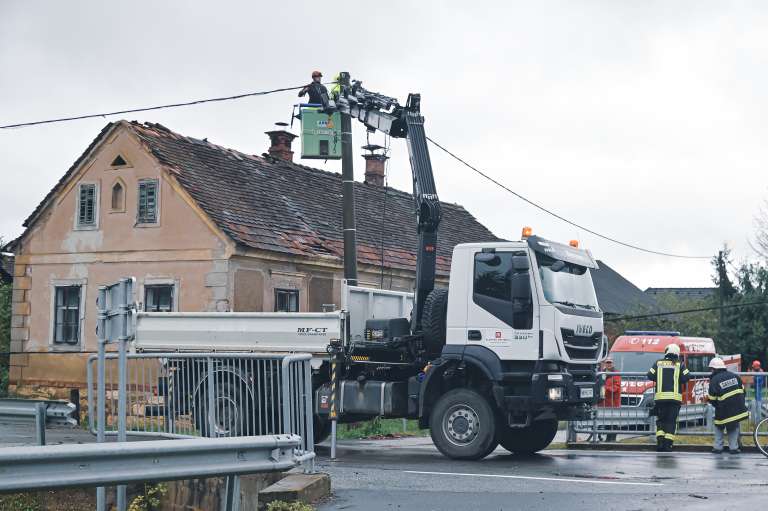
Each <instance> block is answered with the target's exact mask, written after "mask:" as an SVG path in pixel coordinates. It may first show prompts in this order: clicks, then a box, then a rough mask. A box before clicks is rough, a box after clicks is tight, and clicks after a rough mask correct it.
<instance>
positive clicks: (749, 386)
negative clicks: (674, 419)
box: [568, 372, 768, 443]
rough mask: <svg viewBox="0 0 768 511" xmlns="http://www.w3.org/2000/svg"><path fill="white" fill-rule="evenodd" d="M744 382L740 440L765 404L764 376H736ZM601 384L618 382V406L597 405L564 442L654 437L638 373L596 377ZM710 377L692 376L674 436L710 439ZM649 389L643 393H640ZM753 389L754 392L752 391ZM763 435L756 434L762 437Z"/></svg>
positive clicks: (649, 397)
mask: <svg viewBox="0 0 768 511" xmlns="http://www.w3.org/2000/svg"><path fill="white" fill-rule="evenodd" d="M736 374H738V375H739V376H740V377H741V379H742V381H743V382H744V386H745V392H746V405H747V409H748V410H749V411H750V417H749V419H748V420H745V421H744V422H742V432H741V434H742V436H753V435H754V434H755V426H756V425H757V423H758V422H759V421H760V417H761V413H760V408H761V406H764V405H763V403H765V402H766V401H768V374H766V373H754V372H739V373H736ZM598 375H599V377H601V378H602V381H603V383H605V380H606V378H608V377H619V378H620V379H621V383H622V386H621V389H622V390H621V398H620V403H621V406H611V404H615V401H616V400H615V398H614V400H613V402H612V400H611V399H610V398H609V399H606V400H605V401H601V402H600V403H599V404H598V406H597V408H596V409H595V410H594V412H593V414H592V417H591V418H590V419H588V420H581V421H572V422H569V423H568V441H569V442H575V441H577V439H578V435H579V434H581V435H582V436H583V435H589V438H588V441H591V442H593V443H595V442H600V441H604V440H608V441H613V440H615V439H616V438H617V436H618V435H624V436H627V435H629V436H651V435H655V433H656V418H655V417H653V416H651V415H650V413H649V412H650V411H651V408H652V406H653V392H654V391H653V385H652V383H651V382H649V381H648V380H647V378H646V376H645V373H639V372H610V373H598ZM710 376H711V373H708V372H707V373H704V372H692V373H691V377H692V379H691V381H689V382H688V383H687V384H686V385H685V387H684V389H683V393H684V395H686V396H687V397H686V400H687V401H688V402H686V403H685V404H683V405H682V406H681V408H680V414H679V416H678V425H679V427H678V431H677V433H676V434H677V435H678V436H686V435H689V436H694V435H710V434H713V428H714V408H713V407H712V406H711V405H709V404H707V399H706V396H707V393H708V389H709V377H710ZM646 386H649V387H648V389H646V391H645V392H641V391H642V390H644V389H645V387H646ZM756 386H757V388H755V387H756ZM691 401H693V402H691ZM765 434H766V433H765V432H762V431H761V432H758V435H759V436H761V437H762V436H764V435H765Z"/></svg>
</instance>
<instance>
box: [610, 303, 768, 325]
mask: <svg viewBox="0 0 768 511" xmlns="http://www.w3.org/2000/svg"><path fill="white" fill-rule="evenodd" d="M758 305H768V300H764V301H760V302H747V303H731V304H728V305H715V306H712V307H701V308H698V309H685V310H679V311H666V312H655V313H652V314H640V315H638V316H618V317H615V318H605V319H604V320H603V321H605V322H615V321H626V320H630V319H647V318H658V317H662V316H675V315H677V314H690V313H693V312H706V311H715V310H722V309H737V308H739V307H754V306H758Z"/></svg>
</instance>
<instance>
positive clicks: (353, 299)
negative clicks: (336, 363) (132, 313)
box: [341, 285, 413, 339]
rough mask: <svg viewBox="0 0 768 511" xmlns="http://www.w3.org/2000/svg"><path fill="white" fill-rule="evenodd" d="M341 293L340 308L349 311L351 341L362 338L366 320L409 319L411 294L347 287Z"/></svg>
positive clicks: (411, 307) (411, 304)
mask: <svg viewBox="0 0 768 511" xmlns="http://www.w3.org/2000/svg"><path fill="white" fill-rule="evenodd" d="M341 292H342V295H341V308H342V309H344V310H346V311H349V332H350V336H351V338H352V339H362V338H363V335H364V331H365V322H366V320H368V319H383V318H409V319H410V317H411V310H412V309H413V293H407V292H403V291H387V290H385V289H376V288H372V287H362V286H347V285H344V288H343V289H342V291H341Z"/></svg>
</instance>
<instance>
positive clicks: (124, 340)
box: [112, 278, 131, 511]
mask: <svg viewBox="0 0 768 511" xmlns="http://www.w3.org/2000/svg"><path fill="white" fill-rule="evenodd" d="M117 291H118V296H119V300H120V303H119V304H118V314H117V315H118V318H119V319H118V323H117V324H118V326H119V328H120V330H119V332H120V333H119V335H118V352H119V355H118V358H119V361H118V368H117V374H118V376H117V441H118V442H125V441H126V440H127V435H126V430H127V426H128V424H127V421H128V409H127V393H128V385H127V370H128V367H127V365H128V359H127V356H126V354H127V353H126V352H127V349H128V347H127V345H128V341H129V340H130V337H129V335H128V313H129V310H130V307H131V304H130V295H131V279H127V278H122V279H120V284H119V286H118V288H117ZM112 305H113V306H114V304H112ZM126 490H127V486H126V485H124V484H121V485H118V486H117V511H125V509H126V507H127V505H128V503H127V497H126Z"/></svg>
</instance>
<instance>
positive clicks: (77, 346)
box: [48, 279, 88, 351]
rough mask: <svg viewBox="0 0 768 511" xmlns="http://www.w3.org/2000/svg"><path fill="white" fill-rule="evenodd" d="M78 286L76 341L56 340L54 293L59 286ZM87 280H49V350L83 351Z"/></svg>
mask: <svg viewBox="0 0 768 511" xmlns="http://www.w3.org/2000/svg"><path fill="white" fill-rule="evenodd" d="M64 287H79V288H80V302H79V304H78V326H77V343H67V342H58V341H56V312H57V307H56V294H57V290H58V289H59V288H64ZM87 293H88V280H87V279H54V280H52V281H51V282H50V297H51V307H50V319H49V324H50V334H49V338H48V347H49V351H83V350H84V349H85V339H84V327H85V314H86V310H85V306H86V303H87V300H86V298H87Z"/></svg>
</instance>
